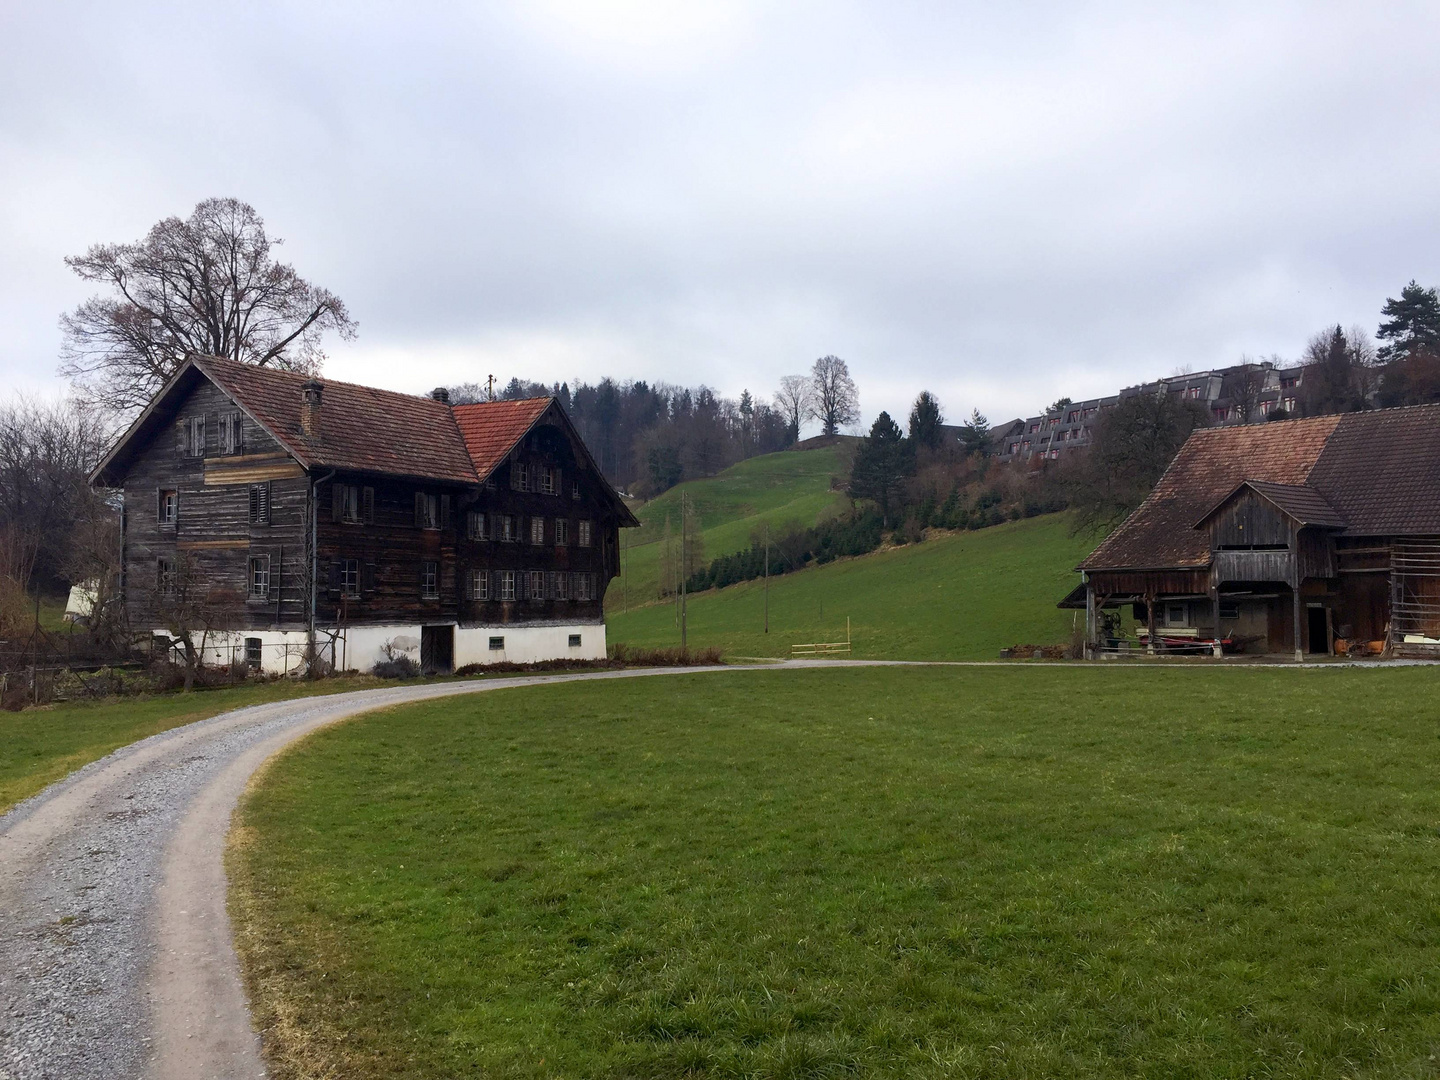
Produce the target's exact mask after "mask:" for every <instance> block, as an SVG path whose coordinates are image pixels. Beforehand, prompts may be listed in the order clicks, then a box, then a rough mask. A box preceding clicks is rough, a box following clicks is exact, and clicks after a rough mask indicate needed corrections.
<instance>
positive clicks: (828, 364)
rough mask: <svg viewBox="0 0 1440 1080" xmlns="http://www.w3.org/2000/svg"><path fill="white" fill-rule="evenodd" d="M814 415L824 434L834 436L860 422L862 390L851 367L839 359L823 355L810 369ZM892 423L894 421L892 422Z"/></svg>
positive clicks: (812, 411) (812, 412)
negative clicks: (857, 385) (851, 375)
mask: <svg viewBox="0 0 1440 1080" xmlns="http://www.w3.org/2000/svg"><path fill="white" fill-rule="evenodd" d="M810 386H811V394H812V395H813V397H812V400H811V405H810V408H811V415H813V416H814V417H815V419H816V420H818V421H819V422H820V430H821V433H822V434H824V435H834V434H836V433H837V432H838V431H839V430H840V429H841V428H842V427H844V426H845V425H846V424H853V423H855V421H856V420H859V419H860V391H859V390H857V389H856V388H855V380H854V379H852V378H850V367H849V365H847V364H846V363H845V361H844V360H841V359H840V357H838V356H822V357H820V359H819V360H816V361H815V366H814V367H812V368H811V369H810ZM891 422H892V423H893V422H894V421H891Z"/></svg>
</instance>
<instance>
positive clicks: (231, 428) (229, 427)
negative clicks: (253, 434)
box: [220, 412, 245, 454]
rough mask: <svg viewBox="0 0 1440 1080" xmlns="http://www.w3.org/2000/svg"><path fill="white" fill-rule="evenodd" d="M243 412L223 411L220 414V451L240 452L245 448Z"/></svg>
mask: <svg viewBox="0 0 1440 1080" xmlns="http://www.w3.org/2000/svg"><path fill="white" fill-rule="evenodd" d="M240 417H241V414H240V413H238V412H232V413H222V414H221V416H220V451H221V453H225V454H238V453H240V452H241V451H242V450H243V449H244V448H245V446H244V442H243V441H242V433H243V432H244V427H243V426H242V422H241V419H240Z"/></svg>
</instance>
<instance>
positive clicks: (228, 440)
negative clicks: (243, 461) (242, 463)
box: [175, 411, 245, 457]
mask: <svg viewBox="0 0 1440 1080" xmlns="http://www.w3.org/2000/svg"><path fill="white" fill-rule="evenodd" d="M216 423H217V427H218V428H219V432H218V437H217V439H216V449H217V450H219V452H220V453H222V454H240V453H244V451H245V420H244V413H241V412H238V411H237V412H225V413H220V414H219V415H218V416H217V417H216ZM205 426H206V425H205V417H204V416H203V415H202V416H189V417H186V418H185V419H183V420H181V421H180V422H179V423H178V424H177V425H176V431H175V449H176V451H178V452H179V453H181V454H184V455H185V456H186V457H204V456H205V453H206V450H207V446H206V441H205Z"/></svg>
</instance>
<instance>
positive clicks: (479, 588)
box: [467, 570, 490, 600]
mask: <svg viewBox="0 0 1440 1080" xmlns="http://www.w3.org/2000/svg"><path fill="white" fill-rule="evenodd" d="M467 584H468V586H469V592H470V599H471V600H489V599H490V573H489V571H487V570H471V571H470V577H469V580H468V582H467Z"/></svg>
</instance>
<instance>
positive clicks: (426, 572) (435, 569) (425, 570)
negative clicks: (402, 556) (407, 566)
mask: <svg viewBox="0 0 1440 1080" xmlns="http://www.w3.org/2000/svg"><path fill="white" fill-rule="evenodd" d="M420 599H422V600H438V599H440V564H439V563H438V562H435V561H434V560H433V559H426V560H425V561H424V562H422V563H421V564H420Z"/></svg>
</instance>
